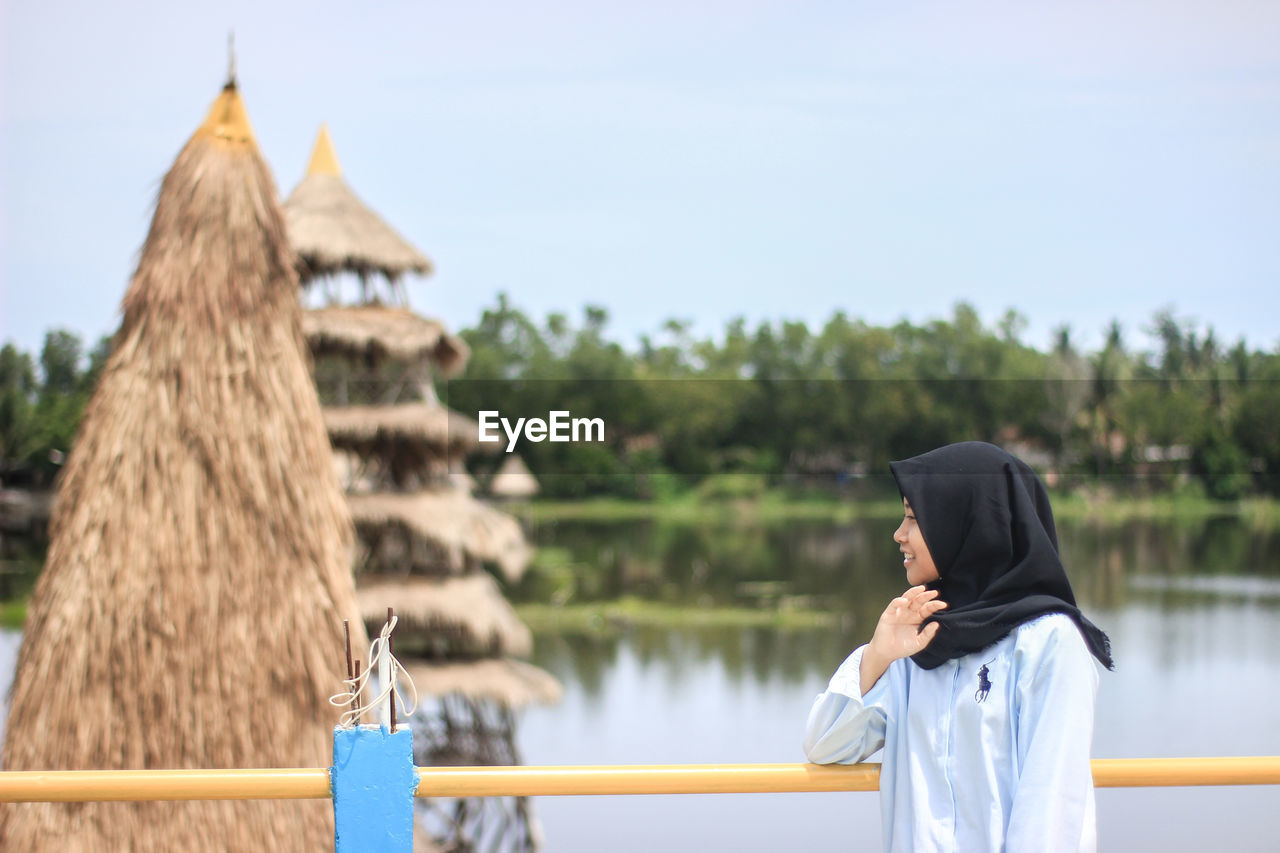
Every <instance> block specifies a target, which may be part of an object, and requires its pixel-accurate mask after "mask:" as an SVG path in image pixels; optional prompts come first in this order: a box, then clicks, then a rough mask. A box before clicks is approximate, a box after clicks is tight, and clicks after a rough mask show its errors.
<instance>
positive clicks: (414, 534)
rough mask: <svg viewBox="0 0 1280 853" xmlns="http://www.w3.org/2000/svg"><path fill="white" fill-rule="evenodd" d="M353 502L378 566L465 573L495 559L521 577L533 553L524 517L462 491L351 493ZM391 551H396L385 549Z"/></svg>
mask: <svg viewBox="0 0 1280 853" xmlns="http://www.w3.org/2000/svg"><path fill="white" fill-rule="evenodd" d="M347 500H348V502H349V504H350V506H351V516H352V518H353V519H354V520H355V523H356V528H357V529H358V531H359V532H360V538H361V539H362V540H363V541H364V542H366V543H367V544H368V547H369V548H370V550H371V554H370V555H369V557H370V561H371V562H373V563H375V564H381V565H387V564H391V565H400V566H406V567H408V568H411V569H414V570H418V571H425V572H433V571H435V572H438V571H439V567H440V566H443V567H444V568H445V569H446V570H448V571H451V572H458V573H460V572H463V571H466V570H468V569H472V568H476V567H477V565H478V564H479V563H494V564H496V565H497V566H498V568H499V569H500V570H501V571H502V574H503V576H504V577H506V578H507V579H508V580H511V581H516V580H519V579H520V576H521V575H522V574H523V573H524V569H525V566H527V565H528V563H529V558H530V557H531V556H532V553H531V549H530V547H529V544H528V543H527V542H526V541H525V538H524V532H523V531H522V530H521V529H520V523H519V522H518V521H516V520H515V519H514V518H512V517H511V516H509V515H505V514H503V513H501V512H498V511H497V510H495V509H493V508H492V507H490V506H486V505H485V504H482V503H480V502H479V501H477V500H476V499H475V498H473V497H471V496H470V495H468V494H466V493H465V492H461V491H458V490H457V489H453V488H443V489H439V490H432V491H425V492H417V493H412V494H398V493H385V492H381V493H375V494H370V495H348V497H347ZM406 539H407V540H409V541H408V542H406V541H405V540H406ZM418 543H421V544H423V545H427V546H429V548H430V551H429V553H424V554H421V555H418V553H417V552H418V548H417V547H415V546H416V545H417V544H418ZM389 549H395V551H396V553H394V554H392V553H385V554H384V553H382V552H383V551H384V550H389Z"/></svg>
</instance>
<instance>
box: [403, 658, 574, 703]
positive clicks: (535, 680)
mask: <svg viewBox="0 0 1280 853" xmlns="http://www.w3.org/2000/svg"><path fill="white" fill-rule="evenodd" d="M404 665H405V669H406V670H407V671H408V672H409V677H410V678H412V679H413V683H414V686H415V687H417V688H418V693H419V694H421V695H425V696H447V695H449V694H451V693H455V694H459V695H462V696H465V697H466V698H468V699H471V700H473V701H480V702H494V703H497V704H498V705H500V706H503V707H505V708H509V709H518V708H523V707H525V706H527V705H531V704H535V703H536V704H539V705H554V704H555V703H556V702H559V701H560V696H561V693H562V690H561V687H560V682H558V681H556V680H555V678H554V677H553V676H552V675H551V674H550V673H548V672H546V671H544V670H541V669H539V668H538V667H536V666H534V665H533V664H529V663H525V662H524V661H518V660H511V659H510V658H489V659H486V660H477V661H457V662H449V663H434V662H426V661H416V660H407V661H404Z"/></svg>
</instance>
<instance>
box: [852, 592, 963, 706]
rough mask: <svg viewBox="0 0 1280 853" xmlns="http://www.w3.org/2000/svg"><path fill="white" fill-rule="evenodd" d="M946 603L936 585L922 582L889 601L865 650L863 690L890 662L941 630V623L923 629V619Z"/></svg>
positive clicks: (917, 648)
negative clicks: (934, 586)
mask: <svg viewBox="0 0 1280 853" xmlns="http://www.w3.org/2000/svg"><path fill="white" fill-rule="evenodd" d="M946 606H947V605H946V602H943V601H939V600H938V591H937V590H936V589H926V588H925V587H923V586H913V587H911V589H909V590H907V591H906V592H904V593H903V594H902V595H900V596H898V597H897V598H895V599H894V600H893V601H890V602H889V606H888V607H886V608H885V609H884V613H881V614H880V621H879V622H878V623H876V630H875V633H874V634H873V635H872V636H871V643H870V644H869V645H868V646H867V648H866V650H865V651H864V652H863V653H862V667H861V669H860V671H859V676H860V681H861V686H862V692H863V693H864V694H865V693H866V692H867V691H868V690H870V689H871V687H872V685H874V684H875V683H876V682H877V681H879V680H880V676H882V675H884V671H885V670H886V669H888V668H889V664H891V663H893V662H894V661H895V660H897V659H898V658H905V657H910V656H911V655H914V654H915V653H916V652H919V651H921V650H923V649H924V647H925V646H927V645H929V643H930V642H931V641H932V640H933V638H934V635H936V634H937V633H938V623H937V622H932V623H930V624H928V625H926V626H925V627H924V630H923V631H922V630H920V623H922V622H924V620H925V619H928V618H929V617H930V616H932V615H933V614H935V613H937V612H938V611H939V610H941V609H942V608H944V607H946Z"/></svg>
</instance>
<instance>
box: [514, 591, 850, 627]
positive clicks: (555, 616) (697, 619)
mask: <svg viewBox="0 0 1280 853" xmlns="http://www.w3.org/2000/svg"><path fill="white" fill-rule="evenodd" d="M516 613H517V615H519V617H520V619H521V620H522V621H523V622H524V623H525V624H526V625H528V626H529V629H530V630H532V631H533V632H534V633H535V634H588V635H594V636H599V635H611V634H619V633H622V632H624V631H626V630H628V629H632V628H660V629H664V630H670V629H676V628H680V629H698V628H773V629H775V630H781V631H805V630H815V629H830V628H835V627H838V626H839V624H840V620H841V615H840V614H838V613H835V612H829V611H823V610H811V609H799V608H797V609H788V608H778V609H766V608H759V607H743V606H733V605H724V606H718V605H711V606H699V605H693V604H667V603H664V602H659V601H646V600H644V599H640V598H635V597H633V596H624V597H623V598H619V599H615V600H612V601H598V602H584V603H579V604H566V605H563V606H559V607H557V606H555V605H551V604H519V605H516Z"/></svg>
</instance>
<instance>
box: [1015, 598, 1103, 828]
mask: <svg viewBox="0 0 1280 853" xmlns="http://www.w3.org/2000/svg"><path fill="white" fill-rule="evenodd" d="M1026 633H1027V637H1026V641H1025V642H1024V640H1023V638H1022V637H1020V638H1019V641H1018V648H1017V649H1016V651H1015V655H1016V656H1017V657H1020V658H1021V660H1020V661H1017V665H1018V676H1017V697H1016V698H1017V706H1016V714H1017V750H1018V769H1019V773H1018V782H1017V787H1016V789H1015V792H1014V797H1013V807H1012V810H1011V813H1010V819H1009V828H1008V835H1007V838H1006V849H1007V850H1009V851H1010V853H1017V852H1018V851H1023V850H1065V851H1078V850H1093V849H1094V846H1095V844H1096V835H1097V829H1096V825H1095V815H1094V797H1093V773H1092V769H1091V767H1090V764H1089V751H1090V748H1091V746H1092V741H1093V711H1094V702H1095V700H1096V697H1097V692H1098V669H1097V666H1096V665H1095V664H1094V662H1093V657H1092V656H1091V655H1090V653H1089V650H1088V648H1087V647H1086V646H1085V643H1084V638H1083V637H1081V636H1080V631H1079V630H1078V629H1077V628H1076V626H1075V624H1074V623H1072V622H1071V621H1070V619H1069V618H1068V617H1058V618H1054V617H1048V618H1046V619H1044V620H1043V621H1042V622H1040V623H1039V624H1034V623H1033V624H1032V625H1031V626H1029V629H1028V630H1027V632H1026Z"/></svg>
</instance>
